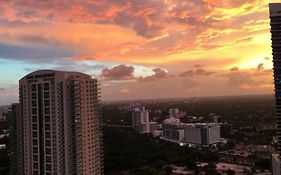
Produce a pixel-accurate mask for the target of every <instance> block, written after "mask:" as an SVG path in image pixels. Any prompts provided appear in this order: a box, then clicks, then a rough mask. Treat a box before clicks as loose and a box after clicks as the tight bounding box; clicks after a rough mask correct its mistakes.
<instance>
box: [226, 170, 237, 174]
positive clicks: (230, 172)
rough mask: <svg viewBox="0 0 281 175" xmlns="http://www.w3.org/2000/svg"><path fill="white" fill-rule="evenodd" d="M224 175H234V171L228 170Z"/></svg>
mask: <svg viewBox="0 0 281 175" xmlns="http://www.w3.org/2000/svg"><path fill="white" fill-rule="evenodd" d="M226 174H227V175H234V174H235V171H234V170H231V169H228V170H227V171H226Z"/></svg>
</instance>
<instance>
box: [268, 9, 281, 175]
mask: <svg viewBox="0 0 281 175" xmlns="http://www.w3.org/2000/svg"><path fill="white" fill-rule="evenodd" d="M269 13H270V26H271V30H270V32H271V41H272V56H273V72H274V85H275V102H276V122H277V127H276V133H277V147H278V148H277V149H278V152H277V154H274V155H273V156H272V165H273V175H279V174H281V173H280V155H279V154H280V151H281V3H270V4H269Z"/></svg>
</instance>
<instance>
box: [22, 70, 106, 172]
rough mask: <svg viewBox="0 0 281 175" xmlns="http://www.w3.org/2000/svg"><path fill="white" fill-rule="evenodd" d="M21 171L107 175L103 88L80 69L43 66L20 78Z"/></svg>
mask: <svg viewBox="0 0 281 175" xmlns="http://www.w3.org/2000/svg"><path fill="white" fill-rule="evenodd" d="M19 96H20V106H19V110H20V112H19V116H17V128H19V129H21V132H17V136H16V137H17V151H18V153H19V154H18V155H19V156H20V158H19V160H20V161H19V162H18V163H17V164H18V166H17V167H18V170H17V174H24V175H43V174H44V175H64V174H69V175H71V174H77V175H100V174H103V157H102V155H103V153H102V132H101V128H100V122H101V120H100V115H99V89H98V82H97V80H96V79H94V78H92V77H91V76H89V75H86V74H83V73H78V72H64V71H55V70H41V71H35V72H32V73H30V74H28V75H26V76H25V77H23V78H22V79H21V80H20V81H19Z"/></svg>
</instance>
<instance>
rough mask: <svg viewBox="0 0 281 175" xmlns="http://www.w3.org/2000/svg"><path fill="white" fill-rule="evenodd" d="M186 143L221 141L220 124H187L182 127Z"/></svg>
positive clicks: (204, 143) (208, 143)
mask: <svg viewBox="0 0 281 175" xmlns="http://www.w3.org/2000/svg"><path fill="white" fill-rule="evenodd" d="M184 138H185V142H186V143H188V144H199V145H210V144H215V143H219V142H220V141H221V136H220V126H219V125H218V124H215V123H197V124H188V125H186V126H185V129H184Z"/></svg>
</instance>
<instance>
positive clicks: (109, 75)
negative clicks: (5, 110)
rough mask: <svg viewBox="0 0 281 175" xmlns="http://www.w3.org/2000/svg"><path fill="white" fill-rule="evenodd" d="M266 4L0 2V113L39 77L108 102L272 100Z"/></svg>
mask: <svg viewBox="0 0 281 175" xmlns="http://www.w3.org/2000/svg"><path fill="white" fill-rule="evenodd" d="M269 2H280V1H268V0H220V1H218V0H128V1H125V0H80V1H79V0H46V1H38V0H4V1H0V105H4V104H9V103H11V102H17V100H18V80H19V79H20V78H21V77H23V76H25V75H26V74H28V73H29V72H31V71H35V70H38V69H58V70H70V71H80V72H84V73H87V74H90V75H93V76H96V77H97V78H98V79H99V80H100V84H101V94H102V100H125V99H151V98H166V97H190V96H221V95H246V94H273V84H272V81H273V80H272V56H271V47H270V43H271V40H270V32H269V27H270V26H269V17H268V16H269V15H268V3H269Z"/></svg>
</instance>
